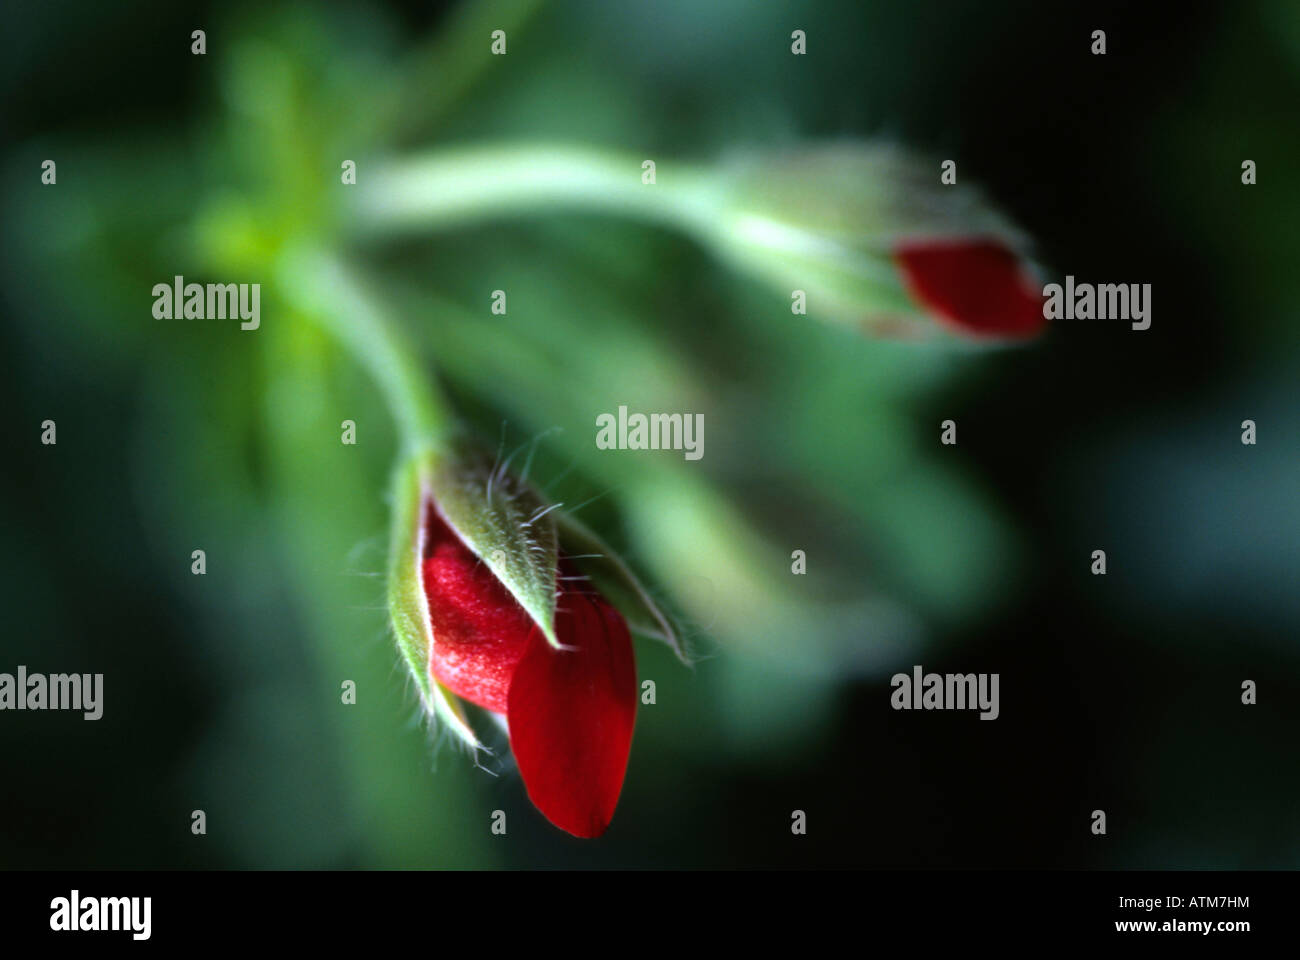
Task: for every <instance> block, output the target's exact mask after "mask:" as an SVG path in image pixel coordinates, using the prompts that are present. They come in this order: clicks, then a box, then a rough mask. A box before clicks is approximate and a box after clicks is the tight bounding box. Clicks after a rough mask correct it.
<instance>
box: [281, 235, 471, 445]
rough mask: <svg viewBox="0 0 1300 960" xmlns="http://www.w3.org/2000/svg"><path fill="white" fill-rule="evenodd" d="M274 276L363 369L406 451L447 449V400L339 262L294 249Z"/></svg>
mask: <svg viewBox="0 0 1300 960" xmlns="http://www.w3.org/2000/svg"><path fill="white" fill-rule="evenodd" d="M278 276H279V279H280V282H281V285H282V287H283V290H284V293H285V295H286V297H287V298H288V299H289V300H290V302H292V303H293V304H294V306H296V307H297V308H298V309H300V310H302V311H303V312H304V313H305V314H307V315H308V316H310V317H311V318H313V319H315V320H317V321H318V322H320V323H321V325H322V326H323V327H325V328H326V329H327V330H328V331H329V332H330V333H331V334H333V335H334V336H335V337H336V338H337V339H338V340H339V342H340V343H342V344H343V346H344V347H345V348H346V349H347V350H348V352H349V353H351V354H352V355H353V356H355V357H356V358H357V359H358V360H360V361H361V363H363V364H364V365H365V367H366V369H367V370H368V371H369V373H370V375H371V376H372V377H373V378H374V380H375V382H376V383H377V384H378V385H379V388H380V389H381V390H382V391H383V394H384V399H385V400H386V401H387V404H388V407H389V409H390V410H391V411H392V414H393V418H394V419H395V420H396V421H397V426H398V431H399V435H400V436H401V438H402V442H403V445H404V446H405V447H406V448H407V452H408V453H418V452H420V451H425V450H440V449H442V448H443V447H445V446H446V444H447V439H448V436H449V434H450V432H451V425H452V418H451V414H450V412H449V408H448V405H447V403H446V401H445V400H444V399H443V397H442V394H441V392H440V391H439V390H438V389H437V387H436V386H435V384H434V383H433V381H432V379H431V378H430V377H428V376H426V375H425V372H424V370H423V369H422V368H421V366H420V364H419V362H418V356H419V355H418V353H417V351H416V350H415V349H414V348H413V347H412V346H411V345H410V344H408V343H407V342H406V338H405V337H403V336H402V333H401V331H400V329H399V328H398V327H397V326H396V325H395V324H393V323H392V322H391V321H390V319H389V318H388V316H387V315H386V314H385V313H384V310H383V308H382V307H381V306H380V304H379V301H378V299H377V298H376V297H375V296H374V295H373V294H372V293H371V292H370V290H369V289H368V288H367V287H366V285H365V283H364V282H363V281H362V280H361V279H360V278H359V277H357V276H356V274H355V273H354V272H353V271H352V270H351V268H349V267H348V266H347V264H346V263H344V261H343V260H342V258H340V257H338V256H335V255H334V254H333V253H331V252H330V251H327V250H324V249H321V248H318V247H298V248H294V249H292V250H290V251H289V252H287V253H286V254H284V255H283V256H282V257H281V259H280V265H279V271H278Z"/></svg>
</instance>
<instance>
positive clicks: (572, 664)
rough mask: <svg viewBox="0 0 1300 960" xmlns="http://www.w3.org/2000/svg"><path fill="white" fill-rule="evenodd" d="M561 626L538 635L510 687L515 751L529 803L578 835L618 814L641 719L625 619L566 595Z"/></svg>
mask: <svg viewBox="0 0 1300 960" xmlns="http://www.w3.org/2000/svg"><path fill="white" fill-rule="evenodd" d="M555 629H556V633H557V635H558V637H559V640H560V643H561V644H562V645H563V646H564V647H565V648H567V649H562V650H557V649H555V648H553V647H551V646H550V645H549V644H548V643H547V642H546V639H545V638H544V637H543V636H542V634H541V632H540V631H538V630H534V631H533V632H532V635H531V637H530V638H529V643H528V649H527V650H526V651H525V652H524V656H523V659H522V660H520V661H519V666H518V667H517V668H516V669H515V676H514V682H513V683H511V685H510V697H509V701H510V705H509V710H508V711H507V714H506V716H507V717H508V719H509V722H510V746H511V749H512V750H513V751H514V754H515V760H516V761H517V762H518V764H519V774H520V776H521V777H522V778H523V781H524V786H525V788H527V790H528V796H529V799H531V800H532V801H533V804H534V805H535V806H536V807H537V809H538V810H540V811H541V812H542V813H543V815H545V817H546V819H548V820H550V821H551V823H553V824H555V825H556V826H557V827H559V828H560V829H561V830H566V831H568V832H569V833H571V834H573V835H574V836H577V837H598V836H600V835H601V834H602V833H604V832H605V829H606V828H607V827H608V826H609V822H610V820H612V819H613V817H614V808H615V807H616V806H617V805H618V795H619V793H620V792H621V791H622V789H623V776H624V774H625V773H626V772H627V759H628V753H629V751H630V750H631V748H632V728H633V725H634V724H635V722H636V701H637V686H636V660H635V657H634V655H633V652H632V638H631V636H630V635H629V634H628V629H627V624H626V623H625V622H624V620H623V617H622V616H621V615H620V614H619V613H618V611H617V610H615V609H614V608H613V607H611V606H610V605H609V604H608V603H606V602H605V601H604V600H603V599H602V598H601V597H599V596H597V595H595V594H589V593H580V592H578V591H577V590H566V591H565V592H564V593H563V594H561V596H560V599H559V604H558V606H557V610H556V615H555Z"/></svg>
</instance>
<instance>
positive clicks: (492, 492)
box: [430, 451, 560, 649]
mask: <svg viewBox="0 0 1300 960" xmlns="http://www.w3.org/2000/svg"><path fill="white" fill-rule="evenodd" d="M507 467H508V465H506V464H501V465H498V464H496V463H494V462H492V461H489V460H487V459H486V458H484V457H481V456H479V455H478V454H475V453H467V452H464V451H461V452H460V453H459V454H458V455H452V456H447V457H444V458H440V459H439V460H438V462H437V463H436V464H435V466H434V469H433V471H432V474H431V481H430V489H431V493H432V496H433V503H434V506H435V508H436V509H437V510H438V512H439V513H440V514H441V515H442V518H443V519H444V520H445V521H446V522H447V524H448V526H450V527H451V528H452V529H453V530H454V531H455V532H456V535H457V536H459V537H460V539H461V541H462V542H463V543H464V544H465V546H467V547H469V549H470V550H472V551H473V552H474V554H475V555H476V556H477V557H478V558H479V559H480V560H482V561H483V562H484V563H485V564H487V566H488V569H489V570H491V571H492V573H493V574H495V576H496V578H497V579H498V580H500V581H501V583H502V584H503V585H504V586H505V587H506V589H507V590H509V591H510V593H511V595H512V596H514V598H515V599H516V600H517V601H519V605H520V606H522V607H523V608H524V609H525V610H526V611H528V615H529V616H530V617H532V619H533V622H534V623H536V624H537V626H538V627H539V628H540V629H541V631H542V634H543V635H544V636H545V637H546V639H547V642H549V643H550V644H551V646H553V647H556V648H557V649H558V648H559V646H560V642H559V640H558V638H557V637H556V635H555V582H556V581H555V576H556V564H557V553H558V548H557V538H556V533H555V516H554V511H555V507H554V506H552V505H551V504H548V503H547V502H546V501H545V500H543V499H542V497H541V496H540V495H539V494H538V493H537V492H536V491H535V490H533V488H532V487H530V486H528V485H527V484H526V483H524V482H523V481H522V480H520V479H519V478H517V477H516V476H514V475H513V474H511V473H510V472H509V470H508V468H507Z"/></svg>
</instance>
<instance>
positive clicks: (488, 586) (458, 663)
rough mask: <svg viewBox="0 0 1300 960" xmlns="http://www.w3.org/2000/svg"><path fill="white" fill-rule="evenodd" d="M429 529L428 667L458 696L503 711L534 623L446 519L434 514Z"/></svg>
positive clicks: (426, 589)
mask: <svg viewBox="0 0 1300 960" xmlns="http://www.w3.org/2000/svg"><path fill="white" fill-rule="evenodd" d="M430 513H431V514H432V511H430ZM428 529H429V537H430V541H429V546H428V547H427V548H426V551H425V552H426V554H427V555H426V557H425V560H424V595H425V597H426V598H427V599H428V601H429V619H430V621H431V623H432V625H433V644H432V646H431V647H430V650H429V669H430V670H431V671H432V672H433V675H434V676H435V677H437V678H438V680H439V681H441V682H442V684H443V685H444V686H446V687H447V688H448V689H449V690H451V692H452V693H454V694H456V695H457V696H460V697H464V698H465V699H466V700H468V701H470V702H471V703H477V704H478V705H479V706H480V707H486V708H487V709H489V710H495V711H496V712H497V713H504V712H505V710H506V705H507V693H508V691H509V690H510V678H511V676H512V675H513V674H514V672H515V665H516V664H518V663H519V659H520V657H522V656H523V655H524V651H525V649H527V647H528V635H529V632H530V631H531V630H532V626H533V621H532V619H531V618H530V617H529V616H528V613H527V612H526V611H525V610H524V608H523V607H521V606H520V605H519V604H518V602H516V600H515V598H514V597H513V596H512V595H511V593H510V591H509V590H507V589H506V588H505V586H504V585H503V584H502V583H501V581H500V580H498V579H497V578H496V576H495V575H494V574H493V573H492V571H491V570H490V569H489V568H488V566H487V564H485V563H483V562H482V561H480V560H479V559H478V557H476V556H474V553H473V551H471V550H470V549H469V548H468V547H466V546H465V545H464V544H463V543H461V541H460V539H459V538H458V537H457V536H456V535H455V533H453V532H452V531H451V530H450V529H449V528H448V527H447V525H446V524H445V523H443V522H442V521H441V520H440V519H438V518H437V517H436V516H431V519H430V520H429V528H428Z"/></svg>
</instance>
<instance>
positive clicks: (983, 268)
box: [894, 239, 1046, 337]
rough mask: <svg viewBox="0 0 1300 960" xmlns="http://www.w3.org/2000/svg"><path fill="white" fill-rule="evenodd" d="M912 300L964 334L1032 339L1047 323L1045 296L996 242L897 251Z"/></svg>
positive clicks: (915, 245)
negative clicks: (1044, 316)
mask: <svg viewBox="0 0 1300 960" xmlns="http://www.w3.org/2000/svg"><path fill="white" fill-rule="evenodd" d="M894 255H895V258H896V259H897V261H898V264H899V267H900V269H901V270H902V272H903V278H904V281H905V282H906V284H907V287H908V289H909V291H910V292H911V294H912V296H914V297H915V298H916V299H917V300H919V301H920V302H921V303H922V304H924V305H925V306H926V307H927V308H929V310H930V312H932V313H933V314H934V315H936V316H937V317H938V318H939V319H940V320H942V321H944V322H946V323H947V324H948V325H949V326H951V327H952V328H953V329H955V330H956V331H958V332H959V333H963V334H966V335H967V336H977V337H980V336H982V337H1029V336H1033V335H1034V334H1036V333H1038V332H1039V330H1041V329H1042V328H1043V325H1044V323H1045V322H1046V321H1045V320H1044V318H1043V297H1042V292H1041V291H1040V290H1039V289H1038V288H1037V287H1035V286H1033V285H1032V282H1031V280H1030V278H1029V277H1028V275H1027V274H1026V273H1025V271H1024V270H1023V269H1022V268H1021V266H1020V260H1019V258H1018V257H1017V256H1016V255H1015V254H1014V253H1013V252H1012V251H1010V250H1008V249H1007V248H1006V247H1005V246H1003V245H1002V244H1001V243H999V242H997V241H996V240H980V239H962V240H929V241H914V242H909V243H902V244H899V245H898V246H897V247H896V248H895V251H894Z"/></svg>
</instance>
